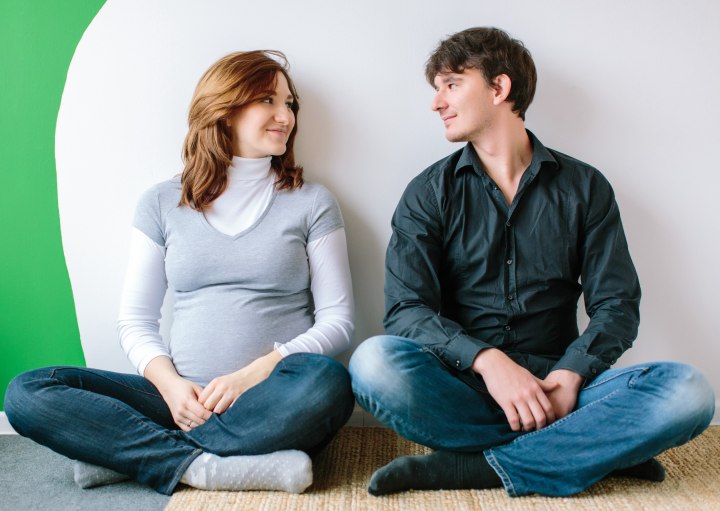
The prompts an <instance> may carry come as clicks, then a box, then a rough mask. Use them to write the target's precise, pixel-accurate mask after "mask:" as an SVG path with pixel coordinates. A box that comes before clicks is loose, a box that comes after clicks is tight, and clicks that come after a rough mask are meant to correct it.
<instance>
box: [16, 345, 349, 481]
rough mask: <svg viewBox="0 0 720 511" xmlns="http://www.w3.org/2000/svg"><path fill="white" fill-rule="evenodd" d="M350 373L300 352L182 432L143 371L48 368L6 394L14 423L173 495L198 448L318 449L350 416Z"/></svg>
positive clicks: (237, 451)
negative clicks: (220, 410)
mask: <svg viewBox="0 0 720 511" xmlns="http://www.w3.org/2000/svg"><path fill="white" fill-rule="evenodd" d="M353 406H354V399H353V395H352V391H351V388H350V378H349V376H348V373H347V371H346V370H345V368H344V367H343V366H342V364H340V363H339V362H337V361H336V360H334V359H332V358H329V357H325V356H322V355H314V354H309V353H298V354H293V355H289V356H287V357H285V358H284V359H282V360H281V361H280V362H279V363H278V364H277V366H276V367H275V369H274V370H273V372H272V373H271V375H270V376H269V377H268V378H267V379H266V380H265V381H263V382H261V383H259V384H258V385H256V386H255V387H253V388H251V389H250V390H248V391H247V392H245V393H244V394H242V395H241V396H240V397H239V398H238V399H237V401H236V402H235V404H234V405H233V406H232V407H231V408H229V409H228V410H227V411H225V412H224V413H222V414H220V415H217V414H213V415H212V416H211V417H210V419H209V420H208V421H207V422H205V424H203V425H202V426H198V427H196V428H194V429H193V430H191V431H190V432H189V433H185V432H184V431H182V430H180V429H179V428H178V427H177V426H176V425H175V423H174V422H173V419H172V415H171V414H170V410H169V409H168V407H167V405H166V404H165V401H163V399H162V397H161V396H160V393H159V392H158V390H157V389H156V388H155V386H154V385H153V384H152V383H150V381H149V380H147V379H145V378H143V377H142V376H138V375H132V374H121V373H114V372H109V371H102V370H99V369H89V368H82V367H49V368H44V369H36V370H33V371H29V372H27V373H23V374H21V375H19V376H17V377H16V378H15V379H14V380H12V381H11V382H10V385H9V386H8V390H7V393H6V395H5V413H6V414H7V417H8V420H9V421H10V424H11V425H12V427H13V428H15V430H16V431H17V432H18V433H20V434H21V435H23V436H26V437H28V438H31V439H32V440H34V441H36V442H38V443H39V444H42V445H45V446H47V447H49V448H50V449H52V450H54V451H56V452H58V453H60V454H63V455H65V456H67V457H69V458H72V459H76V460H80V461H84V462H87V463H93V464H95V465H101V466H104V467H107V468H110V469H113V470H115V471H117V472H120V473H123V474H127V475H129V476H131V477H133V478H134V479H136V480H138V481H140V482H142V483H145V484H148V485H150V486H151V487H153V488H154V489H156V490H157V491H158V492H160V493H164V494H166V495H170V494H171V493H172V492H173V490H174V488H175V486H176V485H177V484H178V482H179V481H180V478H181V477H182V475H183V473H184V472H185V470H186V469H187V467H188V465H190V463H191V462H192V461H193V460H194V459H195V458H196V457H197V456H198V455H200V454H201V453H202V452H208V453H214V454H217V455H220V456H232V455H243V454H264V453H269V452H273V451H278V450H283V449H299V450H302V451H305V452H307V453H308V454H310V455H313V454H315V453H317V452H318V451H319V450H321V449H322V448H323V447H324V446H325V445H326V444H327V443H328V442H329V441H330V440H331V439H332V437H333V436H334V435H335V433H336V432H337V430H338V429H340V427H341V426H342V425H343V424H345V422H346V421H347V420H348V418H349V417H350V414H351V413H352V409H353Z"/></svg>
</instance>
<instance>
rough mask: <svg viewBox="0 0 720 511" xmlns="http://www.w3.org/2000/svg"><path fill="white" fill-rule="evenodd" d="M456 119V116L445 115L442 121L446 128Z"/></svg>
mask: <svg viewBox="0 0 720 511" xmlns="http://www.w3.org/2000/svg"><path fill="white" fill-rule="evenodd" d="M455 117H457V116H456V115H443V116H442V117H441V119H442V122H443V124H445V126H447V125H448V123H449V122H450V121H452V120H453V119H454V118H455Z"/></svg>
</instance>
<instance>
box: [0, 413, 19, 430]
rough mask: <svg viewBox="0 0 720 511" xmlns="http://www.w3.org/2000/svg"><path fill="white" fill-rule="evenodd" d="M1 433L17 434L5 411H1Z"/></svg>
mask: <svg viewBox="0 0 720 511" xmlns="http://www.w3.org/2000/svg"><path fill="white" fill-rule="evenodd" d="M0 435H17V433H16V432H15V430H14V429H13V428H12V426H11V425H10V422H8V420H7V416H6V415H5V412H0Z"/></svg>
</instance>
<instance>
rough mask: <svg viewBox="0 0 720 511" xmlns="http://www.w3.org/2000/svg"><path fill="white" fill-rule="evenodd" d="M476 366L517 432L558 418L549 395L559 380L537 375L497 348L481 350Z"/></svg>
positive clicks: (475, 361)
mask: <svg viewBox="0 0 720 511" xmlns="http://www.w3.org/2000/svg"><path fill="white" fill-rule="evenodd" d="M472 369H473V371H475V372H476V373H478V374H479V375H480V376H482V378H483V380H484V381H485V385H487V389H488V392H490V395H491V396H492V397H493V399H495V401H496V402H497V403H498V405H500V408H502V409H503V411H504V412H505V416H506V417H507V420H508V423H509V424H510V428H511V429H512V430H513V431H532V430H534V429H540V428H543V427H545V426H546V425H548V424H550V423H552V422H554V421H555V409H554V406H553V404H552V403H551V402H550V400H549V399H548V396H547V395H546V394H549V393H550V392H552V391H554V390H555V389H556V388H557V387H558V383H557V382H554V381H546V380H541V379H539V378H536V377H535V376H533V374H532V373H530V371H528V370H527V369H525V368H524V367H521V366H519V365H517V364H516V363H515V362H513V361H512V360H511V359H510V358H509V357H508V356H507V355H505V353H503V352H502V351H500V350H498V349H495V348H488V349H485V350H483V351H481V352H480V353H479V354H478V356H477V357H475V360H474V361H473V364H472Z"/></svg>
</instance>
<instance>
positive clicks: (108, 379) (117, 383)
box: [50, 367, 161, 397]
mask: <svg viewBox="0 0 720 511" xmlns="http://www.w3.org/2000/svg"><path fill="white" fill-rule="evenodd" d="M62 369H66V368H64V367H57V368H55V369H53V370H52V372H51V373H50V378H52V379H54V380H58V378H56V377H55V372H56V371H60V370H62ZM71 369H74V370H77V371H82V372H84V373H87V374H92V375H93V376H97V377H99V378H102V379H103V380H106V381H111V382H113V383H114V384H115V385H118V386H120V387H124V388H126V389H129V390H132V391H133V392H140V393H142V394H145V395H147V396H152V397H161V396H159V395H158V394H153V393H151V392H147V391H145V390H141V389H137V388H135V387H131V386H129V385H126V384H125V383H122V382H119V381H117V380H113V379H112V378H108V377H107V376H105V375H104V374H100V373H95V372H93V371H88V370H87V369H86V368H84V367H72V368H71ZM141 378H144V376H141ZM58 381H59V380H58ZM148 381H149V380H148ZM60 383H63V382H60ZM79 390H84V389H79Z"/></svg>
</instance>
